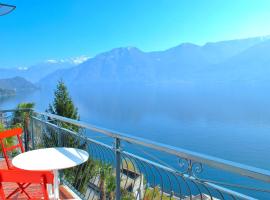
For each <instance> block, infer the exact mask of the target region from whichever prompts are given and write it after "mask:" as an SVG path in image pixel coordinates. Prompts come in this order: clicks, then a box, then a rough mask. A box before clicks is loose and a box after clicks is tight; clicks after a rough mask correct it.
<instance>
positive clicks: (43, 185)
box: [41, 178, 49, 200]
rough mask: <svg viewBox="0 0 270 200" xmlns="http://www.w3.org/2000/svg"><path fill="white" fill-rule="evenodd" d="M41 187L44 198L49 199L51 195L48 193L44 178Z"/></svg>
mask: <svg viewBox="0 0 270 200" xmlns="http://www.w3.org/2000/svg"><path fill="white" fill-rule="evenodd" d="M41 189H42V191H43V195H44V200H49V195H48V191H47V184H46V182H45V181H44V178H41Z"/></svg>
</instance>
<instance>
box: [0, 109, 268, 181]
mask: <svg viewBox="0 0 270 200" xmlns="http://www.w3.org/2000/svg"><path fill="white" fill-rule="evenodd" d="M12 111H14V110H0V112H12ZM33 114H37V115H43V116H47V117H49V118H51V119H56V120H60V121H62V122H66V123H69V124H73V125H76V126H78V127H81V128H86V129H89V130H92V131H95V132H98V133H101V134H104V135H107V136H109V137H112V138H118V139H120V140H123V141H126V142H130V143H133V144H137V145H141V146H144V147H148V148H152V149H155V150H158V151H161V152H165V153H168V154H171V155H175V156H178V157H180V158H184V159H188V160H192V161H195V162H199V163H201V164H205V165H208V166H210V167H214V168H217V169H222V170H225V171H228V172H232V173H236V174H240V175H242V176H246V177H249V178H253V179H256V180H261V181H265V182H270V171H269V170H265V169H260V168H257V167H252V166H249V165H245V164H240V163H237V162H233V161H229V160H225V159H221V158H217V157H214V156H208V155H205V154H202V153H197V152H193V151H189V150H186V149H182V148H179V147H174V146H171V145H166V144H161V143H159V142H153V141H150V140H148V139H143V138H140V137H135V136H131V135H129V134H125V133H120V132H118V131H114V130H109V129H105V128H101V127H98V126H95V125H92V124H89V123H85V122H82V121H78V120H74V119H69V118H66V117H62V116H58V115H54V114H50V113H46V112H38V111H35V110H33Z"/></svg>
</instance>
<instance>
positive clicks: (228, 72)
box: [39, 37, 270, 87]
mask: <svg viewBox="0 0 270 200" xmlns="http://www.w3.org/2000/svg"><path fill="white" fill-rule="evenodd" d="M269 50H270V38H269V37H256V38H249V39H239V40H230V41H222V42H215V43H207V44H205V45H203V46H199V45H195V44H191V43H184V44H181V45H179V46H176V47H173V48H170V49H168V50H164V51H155V52H143V51H141V50H139V49H137V48H135V47H126V48H115V49H113V50H111V51H108V52H105V53H101V54H99V55H97V56H95V57H93V58H91V59H88V60H87V61H85V62H83V63H81V64H80V65H78V66H75V67H72V68H69V69H59V70H57V71H55V72H53V73H51V74H49V75H47V76H46V77H44V78H43V79H41V80H40V81H39V84H40V85H41V86H43V87H49V86H50V85H54V84H55V83H56V82H57V81H58V80H59V79H63V80H64V81H65V82H66V83H67V84H68V85H89V84H96V83H98V84H131V83H136V84H139V83H143V84H160V83H204V82H213V81H214V82H215V83H231V82H232V81H233V82H245V83H247V82H249V81H250V82H252V83H254V82H256V81H257V82H261V81H265V80H269V79H270V78H269V77H270V76H269V72H270V67H269V65H270V56H269V52H270V51H269ZM268 76H269V77H268Z"/></svg>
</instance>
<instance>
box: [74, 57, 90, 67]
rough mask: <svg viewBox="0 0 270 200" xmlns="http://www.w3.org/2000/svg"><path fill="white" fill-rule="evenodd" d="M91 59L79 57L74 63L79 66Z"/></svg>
mask: <svg viewBox="0 0 270 200" xmlns="http://www.w3.org/2000/svg"><path fill="white" fill-rule="evenodd" d="M89 58H90V57H89V56H78V57H75V58H72V61H73V63H74V64H76V65H78V64H81V63H83V62H85V61H86V60H88V59H89Z"/></svg>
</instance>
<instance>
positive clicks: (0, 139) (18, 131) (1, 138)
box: [0, 128, 24, 169]
mask: <svg viewBox="0 0 270 200" xmlns="http://www.w3.org/2000/svg"><path fill="white" fill-rule="evenodd" d="M22 133H23V129H22V128H14V129H10V130H5V131H2V132H0V144H1V148H2V152H3V155H4V158H5V160H6V163H7V167H8V169H11V168H13V167H12V163H11V159H10V158H9V152H13V151H14V150H16V149H17V150H18V149H19V150H20V151H21V153H23V152H24V147H23V143H22V139H21V135H22ZM10 137H15V138H17V143H16V144H15V145H13V146H9V147H7V146H6V145H5V140H6V139H7V138H10Z"/></svg>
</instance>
